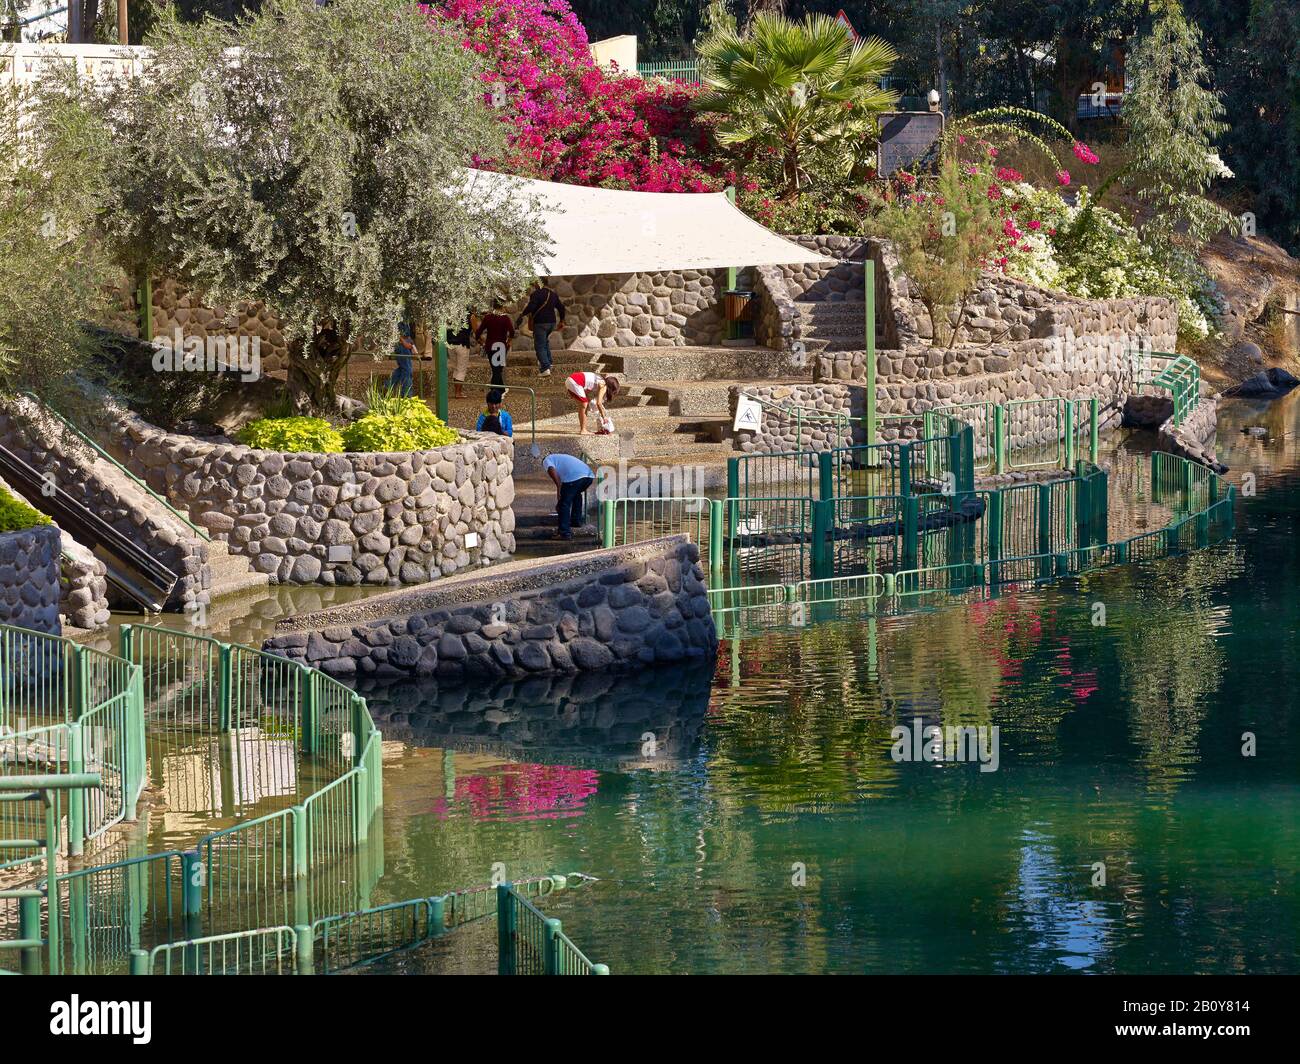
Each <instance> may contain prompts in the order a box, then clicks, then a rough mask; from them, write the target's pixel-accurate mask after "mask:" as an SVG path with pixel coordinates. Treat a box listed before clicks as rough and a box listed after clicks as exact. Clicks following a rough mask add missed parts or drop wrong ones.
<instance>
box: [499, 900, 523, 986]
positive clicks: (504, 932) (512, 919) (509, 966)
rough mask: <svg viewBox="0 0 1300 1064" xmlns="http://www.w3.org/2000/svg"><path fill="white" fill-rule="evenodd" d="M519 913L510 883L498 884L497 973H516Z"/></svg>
mask: <svg viewBox="0 0 1300 1064" xmlns="http://www.w3.org/2000/svg"><path fill="white" fill-rule="evenodd" d="M517 931H518V913H517V912H516V911H515V896H514V891H513V888H512V886H511V884H509V883H498V884H497V975H515V974H516V964H515V935H516V933H517Z"/></svg>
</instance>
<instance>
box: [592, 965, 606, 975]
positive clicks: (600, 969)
mask: <svg viewBox="0 0 1300 1064" xmlns="http://www.w3.org/2000/svg"><path fill="white" fill-rule="evenodd" d="M591 974H592V975H609V965H608V964H593V965H592V966H591Z"/></svg>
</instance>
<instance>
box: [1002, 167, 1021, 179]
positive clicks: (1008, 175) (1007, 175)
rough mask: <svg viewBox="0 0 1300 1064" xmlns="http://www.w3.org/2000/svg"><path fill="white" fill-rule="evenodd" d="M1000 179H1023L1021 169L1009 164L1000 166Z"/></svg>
mask: <svg viewBox="0 0 1300 1064" xmlns="http://www.w3.org/2000/svg"><path fill="white" fill-rule="evenodd" d="M997 176H998V180H999V181H1023V180H1024V178H1023V177H1022V176H1021V174H1020V171H1019V170H1013V169H1012V168H1011V167H1009V166H999V167H998V170H997Z"/></svg>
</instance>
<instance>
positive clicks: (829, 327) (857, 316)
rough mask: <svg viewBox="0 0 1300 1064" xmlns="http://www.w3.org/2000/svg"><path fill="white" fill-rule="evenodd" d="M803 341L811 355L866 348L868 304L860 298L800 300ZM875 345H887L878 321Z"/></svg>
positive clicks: (798, 306)
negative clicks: (834, 300) (833, 300)
mask: <svg viewBox="0 0 1300 1064" xmlns="http://www.w3.org/2000/svg"><path fill="white" fill-rule="evenodd" d="M795 306H796V307H797V308H798V310H799V315H800V318H801V320H802V326H803V341H804V344H805V345H806V346H807V348H808V353H809V355H819V354H821V353H822V352H823V351H863V350H865V349H866V304H864V303H863V302H862V301H861V300H858V301H836V302H830V301H824V300H797V301H796V302H795ZM876 346H877V347H882V346H884V333H883V330H882V329H881V327H880V323H879V321H877V323H876Z"/></svg>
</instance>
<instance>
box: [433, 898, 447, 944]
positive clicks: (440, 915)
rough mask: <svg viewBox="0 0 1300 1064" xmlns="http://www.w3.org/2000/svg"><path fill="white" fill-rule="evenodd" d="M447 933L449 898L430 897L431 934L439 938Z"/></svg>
mask: <svg viewBox="0 0 1300 1064" xmlns="http://www.w3.org/2000/svg"><path fill="white" fill-rule="evenodd" d="M446 933H447V899H446V897H444V896H439V897H437V898H430V899H429V935H430V937H432V938H438V937H440V936H442V935H445V934H446Z"/></svg>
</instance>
